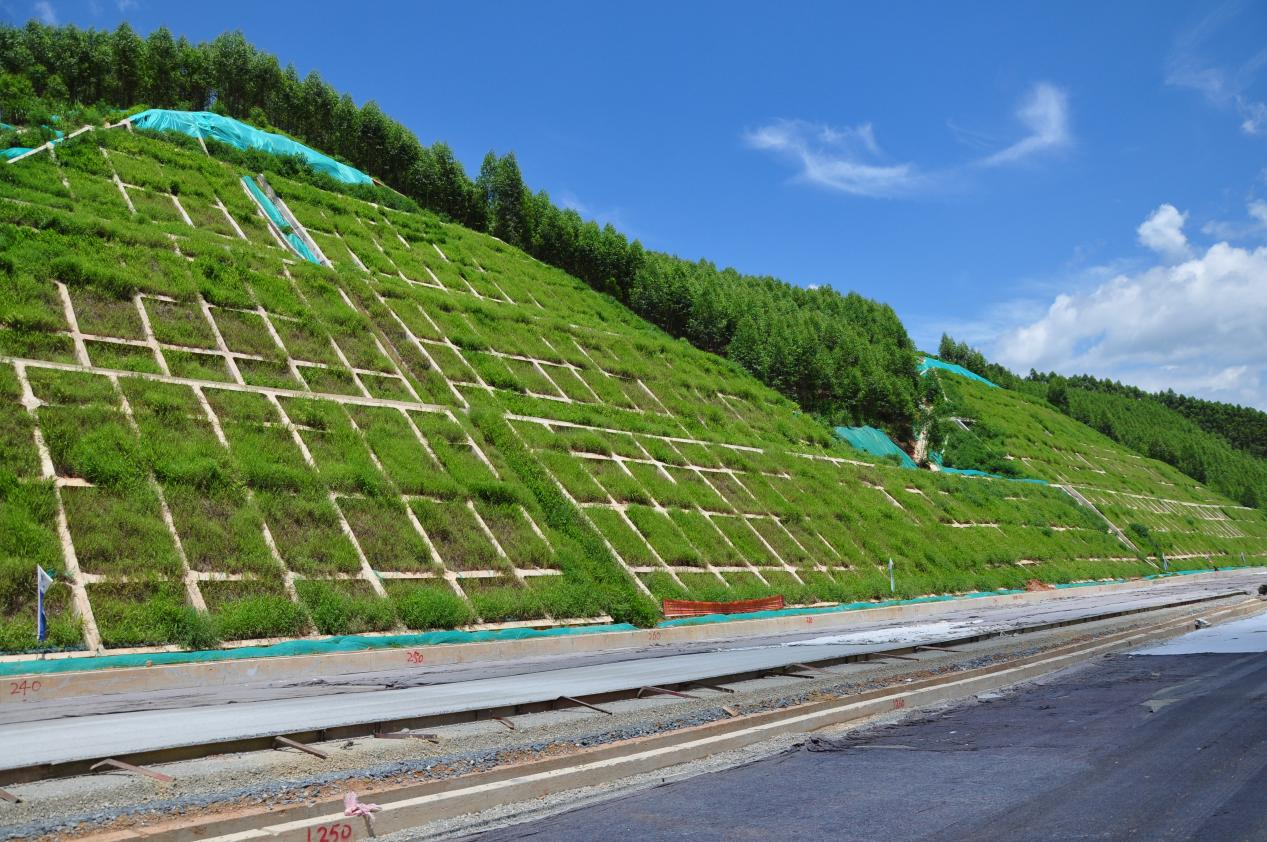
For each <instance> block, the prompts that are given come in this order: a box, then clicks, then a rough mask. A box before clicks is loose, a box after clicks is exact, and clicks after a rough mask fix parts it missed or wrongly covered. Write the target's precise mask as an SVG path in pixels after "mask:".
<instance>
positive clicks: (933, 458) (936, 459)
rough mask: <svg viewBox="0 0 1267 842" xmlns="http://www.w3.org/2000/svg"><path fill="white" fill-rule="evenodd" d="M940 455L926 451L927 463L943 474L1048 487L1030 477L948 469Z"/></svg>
mask: <svg viewBox="0 0 1267 842" xmlns="http://www.w3.org/2000/svg"><path fill="white" fill-rule="evenodd" d="M941 460H942V455H941V453H940V452H938V451H936V450H930V451H928V461H929V462H931V463H932V464H934V465H936V466H937V468H938V470H939V471H940V472H941V473H943V474H954V475H955V476H961V477H989V478H990V479H1010V480H1011V481H1012V482H1032V483H1036V484H1038V485H1050V484H1051V483H1049V482H1048V481H1047V480H1045V479H1034V478H1032V477H1005V476H1003V474H992V473H990V472H988V471H978V470H977V469H976V468H948V467H946V466H945V465H943V464H942V461H941Z"/></svg>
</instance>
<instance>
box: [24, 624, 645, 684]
mask: <svg viewBox="0 0 1267 842" xmlns="http://www.w3.org/2000/svg"><path fill="white" fill-rule="evenodd" d="M635 628H636V627H635V626H631V625H630V624H628V623H613V624H609V625H605V626H571V627H567V628H557V629H502V630H500V631H481V632H464V631H435V632H422V633H420V634H396V635H388V636H385V637H361V636H359V635H343V636H341V637H330V638H325V639H323V640H288V641H285V642H283V643H274V644H272V645H270V646H244V647H242V648H239V649H208V650H204V651H198V652H155V653H150V654H145V653H136V654H130V655H100V656H97V657H93V658H61V659H58V660H48V661H10V662H8V663H2V664H0V675H30V674H41V675H46V674H49V673H59V672H78V671H80V670H99V669H110V668H117V667H143V666H147V665H150V664H153V665H159V664H196V663H205V662H210V661H236V660H241V659H244V658H274V657H281V656H286V655H328V654H331V653H334V652H360V651H364V650H367V649H407V648H410V647H415V646H437V645H441V644H447V643H487V642H490V641H496V640H529V639H532V638H539V637H566V636H570V635H576V634H599V633H602V632H618V631H633V630H634V629H635Z"/></svg>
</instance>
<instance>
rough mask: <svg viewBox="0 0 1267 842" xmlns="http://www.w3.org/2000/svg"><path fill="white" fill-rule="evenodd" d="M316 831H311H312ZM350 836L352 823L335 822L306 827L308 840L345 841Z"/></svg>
mask: <svg viewBox="0 0 1267 842" xmlns="http://www.w3.org/2000/svg"><path fill="white" fill-rule="evenodd" d="M314 830H315V831H316V833H313V831H314ZM351 838H352V825H350V824H348V823H347V822H335V823H334V824H330V825H321V826H320V827H316V828H312V827H310V828H308V842H347V840H348V839H351Z"/></svg>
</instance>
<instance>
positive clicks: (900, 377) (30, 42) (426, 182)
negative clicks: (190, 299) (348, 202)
mask: <svg viewBox="0 0 1267 842" xmlns="http://www.w3.org/2000/svg"><path fill="white" fill-rule="evenodd" d="M0 71H3V73H4V74H7V75H6V76H5V77H3V78H2V79H0V106H3V107H4V109H5V113H4V119H6V120H7V121H8V122H21V121H22V120H23V119H24V118H27V117H33V116H34V112H35V111H37V110H38V109H39V108H46V107H47V105H48V104H50V103H51V104H57V103H67V104H70V103H79V104H85V105H95V104H100V105H108V106H113V107H117V108H130V107H133V106H135V105H138V104H141V103H144V104H147V105H149V106H151V107H155V108H174V109H182V110H213V111H217V112H219V113H223V114H226V115H228V116H232V117H237V118H241V119H245V120H248V121H250V122H252V123H254V124H256V125H259V126H261V127H265V128H272V129H276V130H280V131H282V132H284V133H286V134H289V135H291V136H293V137H295V138H297V139H299V140H301V141H302V142H304V143H307V144H308V145H310V146H313V147H315V148H317V149H320V150H321V151H323V152H325V153H327V154H330V155H333V156H335V157H337V158H340V159H342V160H344V161H346V162H348V163H350V164H351V165H353V166H355V167H358V168H360V169H362V170H364V171H366V172H368V173H369V174H371V175H372V176H374V177H376V178H377V179H379V180H380V181H381V182H383V183H384V184H386V185H388V186H390V187H392V188H393V189H395V190H397V191H399V192H400V193H402V194H404V195H405V196H407V197H409V198H411V199H413V200H414V201H416V202H417V203H418V204H419V205H420V206H422V207H425V208H427V209H429V210H432V211H435V212H438V213H441V214H443V215H445V216H447V217H448V218H450V219H452V220H454V221H456V222H459V223H461V224H463V225H466V226H468V227H470V228H473V229H475V230H478V231H485V232H488V233H490V234H492V235H494V236H496V237H498V238H500V239H502V240H503V241H505V242H507V243H510V244H512V245H515V246H518V247H519V248H522V249H523V250H524V251H526V252H528V253H529V254H531V255H533V256H534V257H537V258H538V259H540V260H542V261H544V262H546V263H549V264H551V265H554V266H556V267H558V268H560V269H562V270H564V271H566V272H568V273H570V274H572V275H575V276H577V277H579V278H581V279H582V280H584V281H585V282H586V283H588V284H589V285H590V286H592V287H593V288H595V289H597V290H599V291H601V292H604V293H607V294H609V295H611V296H613V297H615V298H616V299H618V300H620V301H621V302H623V303H625V304H626V305H628V306H629V307H630V308H632V309H633V310H634V311H635V312H637V313H638V314H639V315H641V316H642V317H644V318H646V319H647V320H648V321H650V322H652V323H654V324H656V325H658V326H660V327H662V328H663V329H665V330H666V331H668V332H669V333H672V334H674V335H675V336H680V337H683V338H685V339H687V340H688V341H690V342H692V343H694V344H696V345H698V346H699V347H701V348H704V349H706V350H709V351H713V352H715V353H718V354H722V355H724V356H726V357H729V358H730V359H732V360H734V361H736V362H737V363H739V364H740V365H741V366H743V367H744V368H745V369H747V370H748V371H749V372H750V373H751V374H753V375H754V376H756V377H757V378H759V379H760V380H762V381H763V382H765V383H766V384H768V385H769V386H771V387H773V388H775V389H777V390H778V391H780V392H781V393H783V394H784V395H786V396H788V397H790V398H792V399H793V400H795V401H797V402H799V403H800V404H801V406H802V407H803V408H804V409H806V410H807V411H809V412H811V413H814V414H816V415H818V416H820V417H822V418H824V419H825V420H827V421H829V422H832V423H842V422H846V423H871V424H875V425H877V426H882V427H885V428H886V429H888V430H889V431H890V432H892V433H894V434H895V435H897V436H899V437H901V438H907V437H909V435H910V430H911V427H912V424H913V422H914V419H915V415H916V411H917V395H918V388H919V383H918V375H917V374H916V370H915V363H916V355H915V349H914V345H913V344H912V343H911V341H910V338H909V337H908V336H907V333H906V330H905V328H904V327H903V326H902V323H901V321H900V320H899V319H898V318H897V315H896V314H895V313H894V312H893V310H892V309H891V308H890V307H888V306H887V305H883V304H880V303H877V302H874V301H871V300H868V299H865V298H863V297H861V296H859V295H856V294H852V293H851V294H849V295H841V294H839V293H837V292H835V291H833V290H828V289H821V288H820V289H814V290H808V289H803V288H800V287H797V286H794V285H792V284H788V283H785V282H783V281H780V280H778V279H776V278H771V277H753V276H748V275H743V274H741V273H739V272H737V271H735V270H734V269H718V268H717V267H716V266H715V265H714V264H712V263H710V262H708V261H699V262H691V261H686V260H683V259H680V258H678V257H675V256H672V255H667V254H661V253H656V252H651V251H648V250H646V249H644V248H643V247H642V245H641V244H640V243H639V242H637V241H636V240H633V241H631V240H629V239H628V238H627V237H625V236H624V235H623V234H622V233H620V232H619V231H617V230H616V229H615V228H614V227H613V226H611V225H603V226H599V225H598V224H597V223H595V222H593V221H590V220H585V219H583V218H582V217H581V216H580V215H579V214H578V213H577V212H576V211H574V210H571V209H564V208H560V207H558V206H557V205H555V204H554V203H553V202H552V201H551V199H550V197H549V195H548V194H546V193H545V192H544V191H540V192H535V193H534V192H532V191H531V190H529V188H528V187H527V186H526V184H525V182H524V179H523V175H522V173H521V171H520V168H519V164H518V161H517V160H516V159H515V156H514V154H513V153H507V154H504V155H501V156H498V155H496V154H495V153H493V152H490V153H488V155H487V156H485V158H484V160H483V162H482V164H481V166H480V169H479V172H478V174H477V175H476V177H475V178H471V177H470V176H469V175H468V174H467V173H466V171H465V169H464V168H463V166H462V164H461V163H460V162H459V161H458V160H457V158H456V156H455V155H454V154H453V151H452V149H450V148H449V147H448V146H447V145H446V144H444V143H442V142H437V143H435V144H433V145H431V146H425V145H423V144H422V143H421V142H420V141H419V140H418V138H417V137H416V136H415V135H414V134H413V133H412V132H411V131H409V130H408V129H407V128H405V127H404V126H402V125H401V124H400V123H398V122H396V121H395V120H392V119H391V118H390V117H388V116H387V115H386V114H385V113H383V111H382V109H381V108H380V107H379V106H378V105H377V104H376V103H375V102H373V101H372V100H371V101H369V102H366V103H364V104H363V105H361V106H359V107H358V106H357V105H356V104H355V103H354V102H353V100H352V98H351V97H350V96H349V95H348V94H346V93H344V94H340V93H339V92H338V91H336V90H335V89H334V88H333V87H332V86H330V85H329V84H327V83H326V82H325V81H324V80H323V79H322V78H321V77H320V75H318V74H317V73H316V72H315V71H314V72H311V73H309V74H308V75H307V76H305V77H303V78H300V76H299V74H298V72H297V71H296V70H295V68H294V67H293V66H289V65H288V66H286V67H284V68H283V67H282V66H281V65H280V63H279V62H278V60H277V58H276V56H273V55H271V54H268V53H266V52H263V51H261V50H258V49H256V48H255V47H254V46H253V45H251V44H250V43H249V42H248V41H247V40H246V39H245V37H243V35H242V34H241V33H240V32H228V33H224V34H222V35H220V36H219V37H217V38H215V39H214V40H212V41H210V42H203V43H196V44H195V43H192V42H190V41H188V40H187V39H185V38H183V37H181V38H177V37H175V36H173V35H172V33H171V32H169V31H168V30H167V29H165V28H160V29H156V30H154V31H153V32H151V33H150V34H149V35H148V36H146V37H145V38H142V37H140V36H139V35H138V34H137V33H136V32H135V31H134V30H132V28H131V27H129V26H128V25H127V24H126V23H125V24H122V25H120V26H119V27H118V28H117V29H115V30H113V31H102V30H95V29H79V28H76V27H74V26H62V27H53V26H45V25H43V24H40V23H37V22H34V21H32V22H30V23H28V24H27V25H26V26H25V27H21V28H18V27H2V28H0ZM24 110H25V111H30V112H32V113H31V114H25V113H23V112H24Z"/></svg>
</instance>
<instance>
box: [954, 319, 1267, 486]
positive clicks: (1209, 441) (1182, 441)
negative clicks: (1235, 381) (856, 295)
mask: <svg viewBox="0 0 1267 842" xmlns="http://www.w3.org/2000/svg"><path fill="white" fill-rule="evenodd" d="M938 356H940V357H941V358H942V359H944V360H946V361H947V362H953V363H957V364H959V365H962V366H963V367H964V368H967V369H968V370H969V371H973V372H975V373H977V374H980V375H981V376H982V377H986V378H989V379H990V380H992V381H994V382H995V383H998V384H999V385H1001V386H1006V387H1008V388H1011V389H1015V390H1017V391H1019V392H1022V393H1024V394H1028V395H1031V396H1034V397H1037V398H1040V399H1044V400H1046V401H1047V402H1048V403H1050V404H1051V405H1052V406H1053V407H1055V408H1056V409H1059V410H1060V411H1061V412H1063V413H1065V414H1066V415H1068V416H1069V417H1071V418H1075V419H1077V420H1079V421H1081V422H1082V423H1084V424H1086V425H1088V426H1089V427H1092V428H1094V429H1096V430H1098V431H1100V432H1101V433H1103V434H1104V435H1106V436H1108V437H1109V438H1111V439H1113V440H1114V441H1116V442H1118V443H1120V444H1124V445H1126V446H1127V447H1129V448H1131V449H1132V450H1134V451H1136V452H1137V453H1140V454H1143V455H1145V456H1148V457H1151V458H1153V459H1157V460H1159V461H1161V462H1165V463H1167V464H1169V465H1173V466H1174V467H1176V468H1178V469H1179V470H1180V471H1182V472H1183V473H1185V474H1187V475H1188V476H1190V477H1192V478H1193V479H1195V480H1197V481H1198V482H1203V483H1207V484H1208V485H1210V487H1212V488H1215V489H1218V490H1219V491H1220V492H1222V493H1224V494H1226V495H1227V496H1229V497H1231V498H1233V499H1234V500H1237V501H1239V502H1240V503H1241V504H1242V505H1246V506H1256V507H1262V506H1264V505H1267V459H1264V458H1262V455H1263V453H1264V451H1265V450H1267V444H1265V442H1267V413H1262V412H1259V411H1257V410H1254V409H1248V408H1246V407H1240V406H1232V405H1229V404H1224V403H1218V402H1215V401H1206V400H1200V399H1197V398H1189V397H1185V396H1183V395H1177V394H1175V393H1174V392H1163V393H1159V394H1151V393H1148V392H1145V391H1144V390H1142V389H1137V388H1135V387H1133V386H1124V385H1122V384H1121V383H1117V382H1114V381H1110V380H1101V379H1097V378H1095V377H1091V376H1089V375H1077V376H1074V377H1064V376H1061V375H1059V374H1056V373H1054V372H1052V373H1046V374H1044V373H1041V372H1037V371H1031V372H1030V373H1029V375H1028V376H1027V377H1024V378H1022V377H1018V376H1017V375H1016V374H1014V373H1013V372H1011V371H1009V370H1008V369H1007V368H1004V367H1003V366H1001V365H999V364H997V363H992V362H990V361H989V360H987V359H986V358H985V355H984V354H982V353H981V352H980V351H978V350H976V349H974V348H971V347H969V346H968V345H967V344H965V343H962V342H955V341H954V340H953V339H951V338H950V337H949V336H945V335H943V336H942V340H941V345H940V347H939V348H938Z"/></svg>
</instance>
